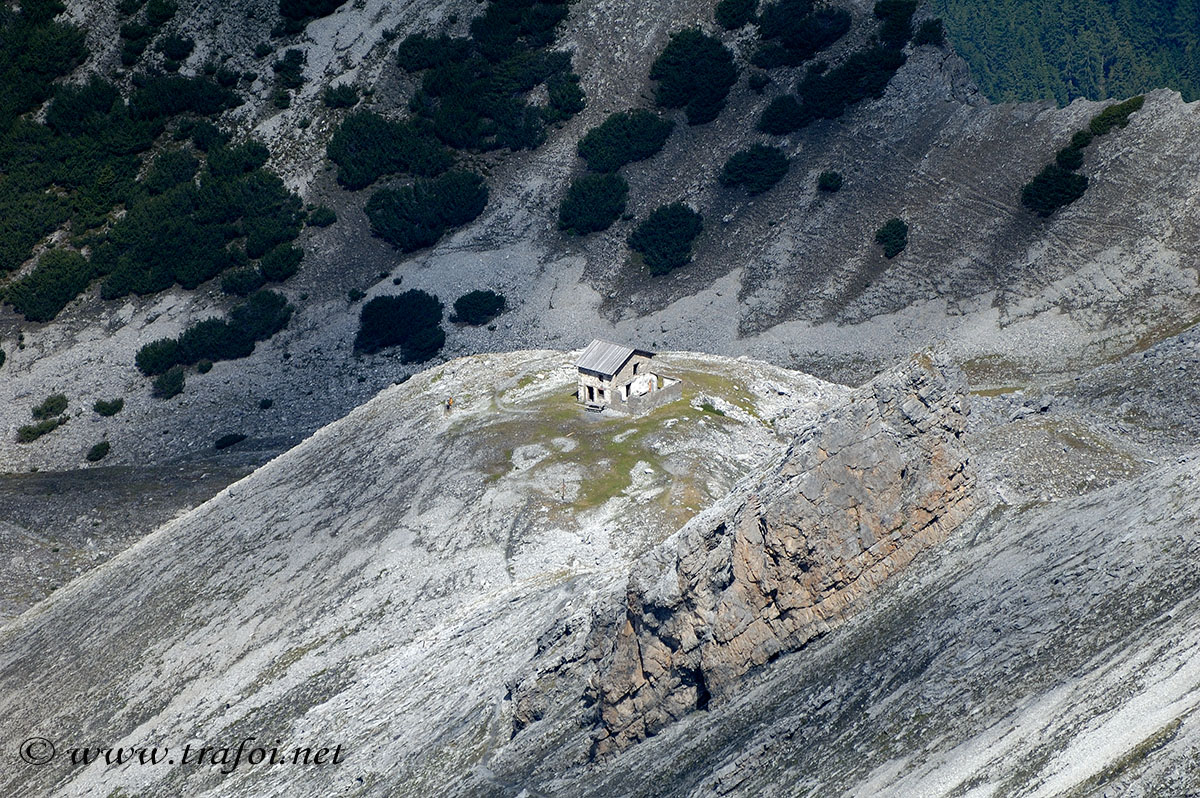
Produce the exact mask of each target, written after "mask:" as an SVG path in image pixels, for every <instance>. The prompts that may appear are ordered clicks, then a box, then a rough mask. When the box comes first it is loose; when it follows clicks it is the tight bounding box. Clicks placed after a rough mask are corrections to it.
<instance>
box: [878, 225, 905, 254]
mask: <svg viewBox="0 0 1200 798" xmlns="http://www.w3.org/2000/svg"><path fill="white" fill-rule="evenodd" d="M875 241H876V243H878V244H880V245H881V246H882V247H883V256H884V257H885V258H888V259H891V258H894V257H896V256H897V255H899V254H900V253H901V252H903V251H904V248H905V247H906V246H908V225H907V224H905V223H904V220H902V219H896V218H892V219H888V220H887V221H886V222H884V224H883V227H880V228H879V229H878V230H876V231H875Z"/></svg>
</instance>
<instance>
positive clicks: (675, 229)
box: [629, 202, 704, 274]
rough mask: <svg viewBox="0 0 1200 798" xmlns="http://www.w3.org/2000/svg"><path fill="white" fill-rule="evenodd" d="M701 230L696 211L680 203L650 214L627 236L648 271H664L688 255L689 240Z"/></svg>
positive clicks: (688, 256)
mask: <svg viewBox="0 0 1200 798" xmlns="http://www.w3.org/2000/svg"><path fill="white" fill-rule="evenodd" d="M703 229H704V224H703V220H702V219H701V217H700V214H698V213H696V212H695V211H693V210H692V209H691V208H689V207H688V206H686V205H684V204H683V203H681V202H675V203H672V204H670V205H663V206H662V207H660V208H658V209H657V210H655V211H654V212H653V213H651V214H650V215H649V216H648V217H647V218H646V219H645V221H643V222H642V223H641V224H639V225H638V226H637V228H635V229H634V231H633V232H632V233H631V234H630V236H629V246H630V248H631V249H633V250H634V251H636V252H640V253H641V255H642V259H643V260H644V261H645V262H646V266H647V267H648V268H649V269H650V273H651V274H666V273H667V272H669V271H671V270H672V269H676V268H678V267H680V266H683V265H684V264H685V263H687V262H688V261H689V260H691V257H692V242H693V241H694V240H695V239H696V236H698V235H700V232H701V231H702V230H703Z"/></svg>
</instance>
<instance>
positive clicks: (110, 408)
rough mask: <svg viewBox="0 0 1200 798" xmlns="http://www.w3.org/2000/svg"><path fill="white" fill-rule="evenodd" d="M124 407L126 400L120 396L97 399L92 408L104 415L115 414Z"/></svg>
mask: <svg viewBox="0 0 1200 798" xmlns="http://www.w3.org/2000/svg"><path fill="white" fill-rule="evenodd" d="M124 409H125V400H124V399H122V398H121V397H119V396H118V397H117V398H116V399H110V400H104V399H97V400H96V403H95V404H94V405H92V410H94V411H95V412H96V413H98V414H100V415H102V416H115V415H116V414H117V413H120V412H121V411H122V410H124Z"/></svg>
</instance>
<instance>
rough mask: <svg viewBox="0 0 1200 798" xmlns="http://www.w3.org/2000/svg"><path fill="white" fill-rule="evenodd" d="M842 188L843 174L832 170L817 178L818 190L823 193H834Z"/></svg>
mask: <svg viewBox="0 0 1200 798" xmlns="http://www.w3.org/2000/svg"><path fill="white" fill-rule="evenodd" d="M841 187H842V173H841V172H834V171H832V170H830V171H825V172H822V173H821V174H820V176H819V177H817V188H818V189H820V190H821V191H828V192H829V193H831V194H832V193H833V192H835V191H837V190H838V189H840V188H841Z"/></svg>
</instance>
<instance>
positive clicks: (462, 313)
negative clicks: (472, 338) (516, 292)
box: [450, 291, 505, 326]
mask: <svg viewBox="0 0 1200 798" xmlns="http://www.w3.org/2000/svg"><path fill="white" fill-rule="evenodd" d="M504 306H505V300H504V295H503V294H497V293H496V292H495V291H469V292H467V293H465V294H463V295H462V296H460V297H459V298H458V299H456V300H454V314H453V315H452V316H451V317H450V321H453V322H460V323H463V324H471V325H475V326H478V325H480V324H486V323H487V322H489V321H491V320H492V319H494V318H496V316H498V315H500V314H501V313H502V312H504Z"/></svg>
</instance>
